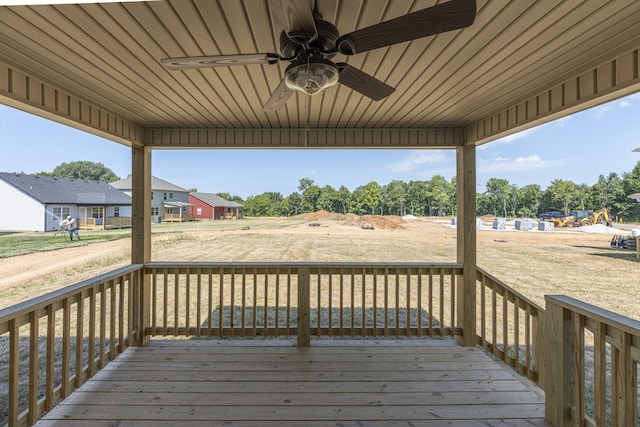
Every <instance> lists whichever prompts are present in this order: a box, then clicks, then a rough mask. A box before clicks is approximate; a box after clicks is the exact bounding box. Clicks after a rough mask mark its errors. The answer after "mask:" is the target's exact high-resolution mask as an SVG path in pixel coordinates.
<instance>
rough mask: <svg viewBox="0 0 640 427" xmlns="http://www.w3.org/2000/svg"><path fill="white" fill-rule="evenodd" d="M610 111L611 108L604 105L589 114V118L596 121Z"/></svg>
mask: <svg viewBox="0 0 640 427" xmlns="http://www.w3.org/2000/svg"><path fill="white" fill-rule="evenodd" d="M611 110H613V106H612V105H611V104H604V105H601V106H599V107H596V108H594V109H593V110H592V112H591V117H593V118H594V119H596V120H600V119H601V118H603V117H604V116H606V115H607V114H608V113H609V112H610V111H611Z"/></svg>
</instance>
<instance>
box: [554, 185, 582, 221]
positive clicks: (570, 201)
mask: <svg viewBox="0 0 640 427" xmlns="http://www.w3.org/2000/svg"><path fill="white" fill-rule="evenodd" d="M547 192H549V194H550V195H551V200H553V201H555V202H557V203H559V204H560V205H561V206H562V211H563V212H564V214H565V215H567V214H568V213H569V211H570V210H571V208H572V207H573V206H574V205H575V203H576V200H577V199H578V194H579V193H578V186H577V185H576V184H575V183H574V182H573V181H567V180H564V179H554V180H553V181H551V185H550V186H549V187H548V188H547Z"/></svg>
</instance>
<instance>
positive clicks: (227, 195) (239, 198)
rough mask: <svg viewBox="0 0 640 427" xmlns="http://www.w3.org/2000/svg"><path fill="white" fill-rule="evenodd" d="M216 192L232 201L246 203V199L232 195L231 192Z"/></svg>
mask: <svg viewBox="0 0 640 427" xmlns="http://www.w3.org/2000/svg"><path fill="white" fill-rule="evenodd" d="M216 194H217V195H218V196H220V197H222V198H223V199H225V200H228V201H230V202H238V203H244V200H242V197H240V196H236V195H232V194H230V193H216Z"/></svg>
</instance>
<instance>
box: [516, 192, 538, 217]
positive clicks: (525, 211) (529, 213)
mask: <svg viewBox="0 0 640 427" xmlns="http://www.w3.org/2000/svg"><path fill="white" fill-rule="evenodd" d="M543 194H544V192H543V191H542V189H541V188H540V186H539V185H538V184H529V185H525V186H524V187H522V188H520V189H519V190H518V199H519V200H520V202H519V204H518V209H517V211H516V215H517V216H519V217H525V218H537V217H538V215H539V214H540V213H541V212H540V211H539V208H540V201H541V200H542V195H543Z"/></svg>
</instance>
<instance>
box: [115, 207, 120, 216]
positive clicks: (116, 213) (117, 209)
mask: <svg viewBox="0 0 640 427" xmlns="http://www.w3.org/2000/svg"><path fill="white" fill-rule="evenodd" d="M113 216H114V217H115V218H118V217H119V216H120V206H114V207H113Z"/></svg>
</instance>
